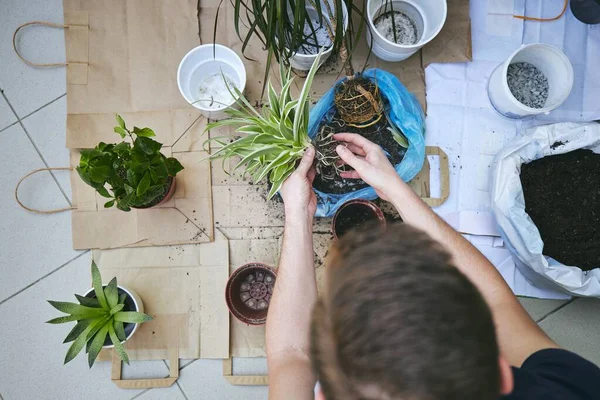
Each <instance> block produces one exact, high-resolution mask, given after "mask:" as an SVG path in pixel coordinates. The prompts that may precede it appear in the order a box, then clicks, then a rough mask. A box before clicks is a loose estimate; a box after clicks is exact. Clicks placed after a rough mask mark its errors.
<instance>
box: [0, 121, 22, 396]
mask: <svg viewBox="0 0 600 400" xmlns="http://www.w3.org/2000/svg"><path fill="white" fill-rule="evenodd" d="M18 123H19V121H15V122H13V123H12V124H10V125H8V126H6V127H4V128H2V129H0V132H4V131H5V130H7V129H8V128H10V127H13V126H15V125H16V124H18ZM0 400H2V399H0Z"/></svg>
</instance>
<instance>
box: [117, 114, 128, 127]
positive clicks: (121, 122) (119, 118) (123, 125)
mask: <svg viewBox="0 0 600 400" xmlns="http://www.w3.org/2000/svg"><path fill="white" fill-rule="evenodd" d="M115 118H116V119H117V124H119V127H120V128H122V129H124V130H127V127H126V126H125V121H123V118H121V116H120V115H119V114H116V115H115Z"/></svg>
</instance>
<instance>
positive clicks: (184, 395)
mask: <svg viewBox="0 0 600 400" xmlns="http://www.w3.org/2000/svg"><path fill="white" fill-rule="evenodd" d="M175 384H176V385H177V387H178V388H179V391H180V392H181V394H182V395H183V398H184V399H185V400H189V399H188V397H187V395H186V394H185V392H184V391H183V389H182V388H181V385H180V384H179V382H178V381H175Z"/></svg>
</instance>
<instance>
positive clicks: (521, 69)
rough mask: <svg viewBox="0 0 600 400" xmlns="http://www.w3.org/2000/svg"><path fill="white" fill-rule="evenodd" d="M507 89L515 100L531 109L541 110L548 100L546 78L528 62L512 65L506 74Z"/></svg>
mask: <svg viewBox="0 0 600 400" xmlns="http://www.w3.org/2000/svg"><path fill="white" fill-rule="evenodd" d="M507 80H508V88H509V89H510V92H511V93H512V95H513V96H515V98H516V99H517V100H519V101H520V102H521V103H523V104H524V105H526V106H527V107H531V108H543V107H544V105H545V104H546V100H547V99H548V90H549V85H548V78H546V75H544V73H543V72H542V71H540V70H539V68H537V67H536V66H535V65H533V64H530V63H528V62H517V63H512V64H510V65H509V66H508V72H507Z"/></svg>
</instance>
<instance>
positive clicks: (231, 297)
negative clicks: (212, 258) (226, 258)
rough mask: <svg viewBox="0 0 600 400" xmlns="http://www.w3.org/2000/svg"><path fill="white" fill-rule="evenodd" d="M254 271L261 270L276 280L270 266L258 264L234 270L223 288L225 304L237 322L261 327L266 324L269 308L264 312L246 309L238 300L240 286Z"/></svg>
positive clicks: (239, 299)
mask: <svg viewBox="0 0 600 400" xmlns="http://www.w3.org/2000/svg"><path fill="white" fill-rule="evenodd" d="M256 270H262V271H264V272H265V273H267V274H271V275H273V277H274V278H275V279H277V274H276V272H275V270H274V269H273V268H271V267H270V266H268V265H266V264H263V263H258V262H257V263H249V264H244V265H242V266H241V267H239V268H238V269H236V270H235V271H234V272H233V274H231V276H230V277H229V279H228V280H227V285H226V286H225V302H226V303H227V308H229V312H230V313H231V315H233V316H234V317H236V318H237V319H238V320H240V321H241V322H243V323H245V324H248V325H263V324H264V323H265V322H267V313H268V311H269V307H267V308H266V309H264V310H253V309H251V308H249V307H247V306H246V305H245V304H244V301H243V300H242V299H241V298H240V286H241V284H242V283H243V282H244V279H245V278H246V276H248V274H249V273H250V272H252V271H256Z"/></svg>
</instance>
